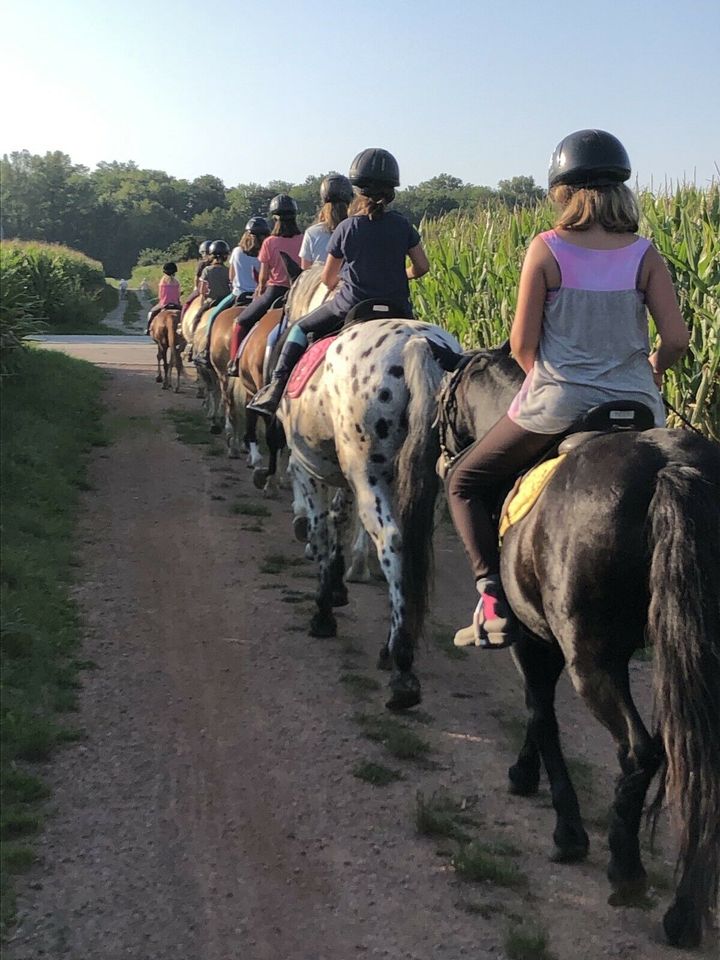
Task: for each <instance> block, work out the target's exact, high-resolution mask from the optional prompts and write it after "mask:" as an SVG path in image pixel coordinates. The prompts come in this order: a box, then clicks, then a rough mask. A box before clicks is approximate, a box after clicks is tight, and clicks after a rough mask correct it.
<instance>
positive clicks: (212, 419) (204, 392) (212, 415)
mask: <svg viewBox="0 0 720 960" xmlns="http://www.w3.org/2000/svg"><path fill="white" fill-rule="evenodd" d="M233 310H234V314H233V319H234V317H235V316H237V314H238V313H239V310H240V308H238V307H231V308H230V309H229V310H223V312H222V313H221V314H220V315H219V316H218V317H217V318H216V319H215V322H214V323H213V326H212V331H211V342H212V335H213V334H215V335H216V338H217V333H216V331H218V332H220V333H221V334H222V333H224V334H226V335H227V338H228V346H227V347H226V349H227V350H229V331H230V330H231V329H232V323H230V325H229V326H228V322H227V319H225V320H224V321H223V322H222V323H221V324H220V326H219V327H218V321H219V319H220V317H221V316H222V315H223V314H225V313H228V312H231V311H233ZM191 311H193V304H190V306H189V307H188V309H187V311H186V313H185V317H184V318H183V326H186V324H187V326H191V327H192V330H193V332H192V334H191V340H190V348H191V353H192V356H193V357H194V358H197V357H198V356H200V354H202V353H204V352H205V349H206V347H207V345H208V344H207V340H208V324H209V323H210V314H211V312H212V308H209V309H208V310H206V311H205V312H204V313H203V315H202V318H201V319H200V320H198V313H199V307H198V309H197V310H195V311H193V312H192V313H191ZM188 314H190V320H189V321H188V320H187V317H188ZM221 340H222V336H221V337H220V340H217V339H216V343H220V342H221ZM226 366H227V363H226ZM195 370H196V371H197V379H198V385H199V387H198V393H197V395H198V397H200V398H201V399H202V401H203V407H204V408H205V414H206V416H207V418H208V421H209V424H210V433H213V434H219V433H222V431H223V423H224V415H223V387H222V383H221V380H220V376H219V374H218V371H217V370H216V368H215V366H214V365H213V363H212V360H210V362H209V363H199V362H197V360H196V362H195Z"/></svg>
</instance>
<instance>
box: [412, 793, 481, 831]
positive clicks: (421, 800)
mask: <svg viewBox="0 0 720 960" xmlns="http://www.w3.org/2000/svg"><path fill="white" fill-rule="evenodd" d="M462 811H463V806H462V801H461V800H457V799H455V798H454V797H452V796H451V795H450V794H449V793H448V792H447V791H446V790H436V791H435V792H434V793H432V794H431V795H430V797H427V798H426V797H425V794H424V793H423V792H422V790H418V792H417V794H416V795H415V828H416V830H417V832H418V833H419V834H422V836H424V837H448V838H449V839H451V840H457V841H459V842H460V843H467V842H468V841H469V840H470V834H469V833H468V832H467V830H464V829H463V826H462V823H461V816H462Z"/></svg>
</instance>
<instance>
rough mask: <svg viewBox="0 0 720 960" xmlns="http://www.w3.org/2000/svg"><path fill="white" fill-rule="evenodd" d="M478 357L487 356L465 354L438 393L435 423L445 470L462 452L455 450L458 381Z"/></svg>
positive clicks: (457, 441) (457, 442)
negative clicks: (451, 449)
mask: <svg viewBox="0 0 720 960" xmlns="http://www.w3.org/2000/svg"><path fill="white" fill-rule="evenodd" d="M480 359H484V360H487V358H486V357H483V356H480V357H478V356H473V355H470V356H468V355H465V356H464V357H463V358H462V360H461V361H460V363H459V364H458V365H457V367H456V368H455V369H454V370H453V372H452V374H451V375H450V377H449V379H448V381H447V383H446V384H445V385H444V386H443V388H442V389H441V390H440V392H439V393H438V397H437V399H438V412H437V418H436V423H437V425H438V432H439V440H440V453H441V455H442V459H443V463H444V469H445V471H447V470H449V469H450V467H451V466H452V464H453V463H454V462H455V460H456V459H457V458H458V457H459V456H460V454H461V453H462V452H463V451H462V450H457V447H458V444H459V442H460V437H459V435H458V432H457V429H456V424H457V415H458V396H457V394H458V388H459V387H460V381H461V380H462V377H463V374H464V373H465V371H466V370H468V369H469V368H470V367H471V366H472V365H473V363H474V362H475V361H476V360H480ZM450 444H452V447H453V449H455V450H457V452H456V453H451V452H450Z"/></svg>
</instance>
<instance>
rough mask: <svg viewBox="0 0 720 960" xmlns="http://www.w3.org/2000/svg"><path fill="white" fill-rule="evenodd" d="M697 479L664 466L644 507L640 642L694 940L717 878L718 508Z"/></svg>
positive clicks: (712, 489) (711, 487) (679, 467)
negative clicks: (645, 578) (644, 633)
mask: <svg viewBox="0 0 720 960" xmlns="http://www.w3.org/2000/svg"><path fill="white" fill-rule="evenodd" d="M717 492H718V491H717V486H716V485H715V484H713V483H709V482H708V481H707V479H706V478H703V474H702V473H701V472H700V470H698V469H696V468H694V467H690V466H687V465H683V464H680V463H670V464H668V465H667V466H666V467H664V468H663V469H662V470H660V472H659V474H658V478H657V485H656V489H655V493H654V496H653V498H652V501H651V503H650V511H649V521H650V525H651V534H650V536H651V547H652V560H651V566H650V583H649V588H650V607H649V612H648V639H649V640H650V642H651V643H652V645H653V646H654V648H655V663H656V667H655V678H654V686H655V715H656V722H657V724H658V728H659V733H660V736H661V738H662V741H663V744H664V747H665V754H666V758H667V767H666V772H665V778H664V784H663V785H662V786H661V793H662V792H663V790H664V793H665V796H666V798H667V800H668V804H669V807H670V811H671V814H672V816H673V818H674V820H675V821H676V823H677V826H678V830H679V835H680V836H679V839H680V844H679V851H678V863H677V867H678V870H679V871H680V872H681V881H680V886H679V888H678V901H680V899H681V898H682V901H683V907H684V909H685V910H687V911H688V914H689V918H690V919H691V922H692V925H693V926H694V927H695V929H696V930H698V931H701V930H702V926H703V923H704V919H705V917H706V915H707V914H708V913H709V911H710V910H712V909H713V907H714V904H715V902H716V899H717V895H718V879H719V871H720V736H719V735H718V731H720V589H718V583H717V577H718V570H719V569H720V535H719V533H718V532H719V531H720V499H718V496H717Z"/></svg>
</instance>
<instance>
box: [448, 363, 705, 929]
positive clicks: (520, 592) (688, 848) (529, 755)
mask: <svg viewBox="0 0 720 960" xmlns="http://www.w3.org/2000/svg"><path fill="white" fill-rule="evenodd" d="M522 380H523V374H522V372H521V370H520V368H519V367H518V366H517V365H516V364H515V362H514V361H513V360H511V359H510V358H509V357H508V356H507V354H505V353H503V352H502V351H485V352H480V353H478V354H476V355H475V356H474V359H473V360H472V362H471V363H470V364H469V365H468V366H467V367H465V368H464V369H463V370H462V371H461V372H459V373H456V374H454V380H453V381H452V382H451V384H450V385H449V386H448V388H446V389H445V391H444V393H443V397H442V399H441V407H440V417H441V434H442V436H443V438H444V446H445V448H446V450H447V453H448V454H449V455H450V456H451V457H452V456H454V455H455V454H457V453H458V452H459V451H460V449H462V448H463V447H465V446H467V445H468V444H469V443H471V442H472V441H473V440H474V439H476V438H478V437H480V436H482V435H483V434H484V433H485V432H486V431H487V430H488V429H489V428H490V427H491V426H492V425H493V423H495V422H496V421H497V420H498V419H499V417H500V416H502V415H503V414H504V413H505V412H506V411H507V409H508V406H509V404H510V401H511V399H512V397H513V396H514V394H515V393H516V391H517V390H518V388H519V386H520V384H521V383H522ZM501 577H502V581H503V585H504V587H505V591H506V593H507V597H508V600H509V602H510V604H511V606H512V608H513V610H514V611H515V613H516V615H517V617H518V619H519V620H520V623H521V624H522V631H521V636H520V639H519V640H518V641H517V642H516V643H515V645H514V646H513V648H512V650H513V656H514V658H515V662H516V664H517V666H518V668H519V669H520V672H521V674H522V676H523V678H524V680H525V686H526V701H527V705H528V708H529V711H530V720H529V724H528V729H527V736H526V740H525V744H524V746H523V747H522V750H521V751H520V754H519V756H518V759H517V762H516V763H515V764H514V765H513V766H512V767H511V768H510V770H509V776H510V789H511V792H513V793H516V794H522V795H528V794H532V793H534V792H535V791H536V790H537V788H538V782H539V779H540V761H541V759H542V762H543V763H544V765H545V769H546V771H547V775H548V778H549V780H550V789H551V793H552V801H553V806H554V808H555V813H556V818H557V819H556V826H555V831H554V835H553V836H554V841H555V851H554V854H553V859H555V860H557V861H563V862H568V861H573V860H580V859H583V858H584V857H585V856H586V854H587V850H588V837H587V833H586V832H585V829H584V827H583V823H582V819H581V816H580V810H579V806H578V800H577V795H576V793H575V790H574V788H573V785H572V782H571V779H570V775H569V773H568V770H567V766H566V764H565V760H564V758H563V754H562V749H561V746H560V739H559V735H558V727H557V720H556V717H555V708H554V697H555V686H556V683H557V680H558V678H559V676H560V674H561V672H562V670H563V668H564V667H567V669H568V672H569V674H570V677H571V679H572V682H573V685H574V686H575V688H576V690H577V691H578V693H579V694H580V696H581V697H582V698H583V700H584V701H585V703H586V704H587V706H588V708H589V710H590V711H591V712H592V713H593V714H594V715H595V716H596V717H597V719H598V720H600V722H601V723H603V724H604V725H605V727H607V729H608V730H609V731H610V733H611V734H612V736H613V738H614V740H615V742H616V743H617V747H618V758H619V762H620V771H621V772H620V776H619V778H618V780H617V785H616V789H615V800H614V803H613V805H612V811H611V818H610V831H609V847H610V863H609V867H608V877H609V879H610V882H611V884H612V886H613V888H614V892H613V896H612V898H611V902H612V903H614V904H632V903H633V902H637V900H638V898H639V897H642V895H643V893H644V890H645V885H646V875H645V870H644V868H643V865H642V862H641V858H640V848H639V842H638V829H639V825H640V821H641V818H642V812H643V806H644V802H645V796H646V793H647V790H648V787H649V785H650V782H651V781H652V779H653V777H654V776H655V775H656V774H657V773H658V771H661V777H662V783H661V788H660V794H662V795H664V796H665V797H666V798H667V801H668V803H669V806H670V809H671V812H672V813H673V815H674V821H675V823H676V825H677V828H678V832H679V856H678V864H677V869H678V876H679V882H678V885H677V889H676V892H675V899H674V901H673V903H672V905H671V906H670V908H669V910H668V911H667V912H666V914H665V918H664V927H665V933H666V936H667V939H668V941H669V942H670V943H671V944H673V945H676V946H696V945H698V944H699V943H700V942H701V940H702V935H703V927H704V924H705V922H706V920H707V919H708V917H709V915H710V913H711V911H712V910H713V909H714V907H715V904H716V901H717V893H718V874H719V871H720V447H718V446H717V445H716V444H713V443H711V442H710V441H709V440H706V439H704V438H703V437H701V436H699V435H697V434H694V433H690V432H685V431H678V430H665V429H651V430H647V431H644V432H640V433H605V434H594V435H590V438H589V439H586V440H585V442H583V443H581V444H580V445H579V446H577V447H576V448H575V449H574V450H572V451H571V452H570V453H568V455H567V457H566V458H565V460H564V461H563V462H562V463H561V465H560V466H559V468H558V469H557V471H556V472H555V474H554V475H553V477H552V479H551V480H550V481H549V483H548V484H547V486H546V487H545V489H544V492H543V494H542V496H541V498H540V499H539V501H538V502H537V504H536V505H535V507H534V508H533V509H532V511H531V512H530V513H529V514H528V515H527V516H526V517H525V519H523V520H521V521H520V522H518V523H517V524H516V525H514V526H512V527H511V528H510V529H509V530H508V531H507V533H506V535H505V538H504V542H503V547H502V552H501ZM646 642H647V643H648V644H649V645H650V646H652V648H653V649H654V657H655V721H654V726H653V731H652V733H650V732H649V731H648V729H647V728H646V726H645V724H644V723H643V721H642V719H641V717H640V715H639V713H638V711H637V708H636V706H635V704H634V702H633V699H632V696H631V692H630V683H629V678H628V661H629V660H630V657H631V656H632V654H633V652H634V651H636V650H637V649H639V648H641V647H642V646H643V645H644V644H645V643H646Z"/></svg>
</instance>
